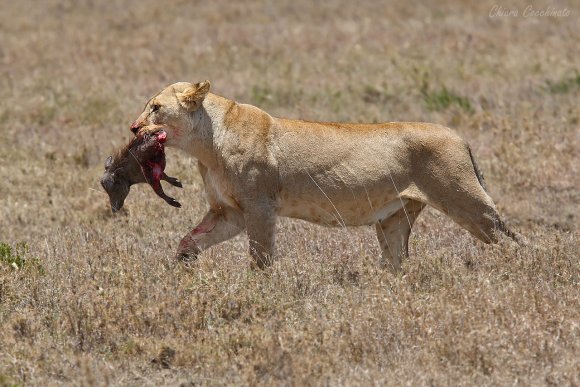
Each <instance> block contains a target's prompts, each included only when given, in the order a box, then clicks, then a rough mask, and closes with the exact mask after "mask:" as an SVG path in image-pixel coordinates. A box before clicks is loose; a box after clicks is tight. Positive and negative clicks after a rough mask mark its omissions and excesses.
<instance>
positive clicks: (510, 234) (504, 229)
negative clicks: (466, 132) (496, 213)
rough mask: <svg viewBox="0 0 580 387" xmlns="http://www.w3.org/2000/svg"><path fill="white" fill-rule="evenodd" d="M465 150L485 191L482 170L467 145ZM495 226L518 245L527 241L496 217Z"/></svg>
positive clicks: (525, 243) (522, 244)
mask: <svg viewBox="0 0 580 387" xmlns="http://www.w3.org/2000/svg"><path fill="white" fill-rule="evenodd" d="M467 151H468V152H469V158H471V163H472V164H473V170H474V171H475V176H477V180H478V181H479V184H480V185H481V187H482V188H483V190H484V191H485V192H487V187H486V186H485V180H484V179H483V172H481V169H479V165H477V162H476V161H475V158H474V157H473V153H472V152H471V148H470V147H469V145H468V146H467ZM496 227H497V228H498V229H499V230H500V231H501V232H503V233H504V234H505V235H507V236H508V237H510V238H511V239H513V240H514V241H515V242H516V243H517V244H519V245H520V246H524V245H527V241H526V240H525V238H524V237H522V236H521V235H519V234H516V233H515V232H513V231H512V230H510V229H509V228H508V227H507V225H506V224H505V223H504V222H503V221H502V220H501V219H499V218H498V219H497V223H496Z"/></svg>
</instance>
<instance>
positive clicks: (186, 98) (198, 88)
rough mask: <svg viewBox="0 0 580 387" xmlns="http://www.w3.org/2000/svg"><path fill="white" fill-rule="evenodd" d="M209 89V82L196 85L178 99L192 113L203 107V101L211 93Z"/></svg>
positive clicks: (180, 94) (186, 90) (178, 96)
mask: <svg viewBox="0 0 580 387" xmlns="http://www.w3.org/2000/svg"><path fill="white" fill-rule="evenodd" d="M209 87H210V83H209V81H203V82H200V83H196V84H195V85H192V86H190V87H188V88H187V89H185V90H184V91H183V93H179V94H178V95H177V99H178V100H179V102H180V103H181V105H182V106H183V107H184V108H186V109H187V110H189V111H190V112H192V111H194V110H197V109H198V108H199V107H200V106H201V103H202V102H203V99H204V98H205V96H206V95H207V93H209Z"/></svg>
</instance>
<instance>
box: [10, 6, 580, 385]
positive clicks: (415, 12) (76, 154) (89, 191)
mask: <svg viewBox="0 0 580 387" xmlns="http://www.w3.org/2000/svg"><path fill="white" fill-rule="evenodd" d="M194 3H196V4H195V5H194ZM242 3H243V4H242ZM316 3H320V4H318V5H314V4H316ZM410 3H411V2H393V3H392V4H387V3H381V2H371V1H342V2H341V1H338V0H331V1H327V2H313V1H295V0H288V1H280V2H277V4H278V5H276V6H274V5H271V4H269V3H266V2H259V1H256V2H251V3H250V2H232V1H225V0H224V1H204V2H193V1H173V2H169V1H168V2H165V1H143V0H139V1H137V0H135V1H106V2H105V1H5V2H3V4H2V11H1V12H0V122H2V133H3V139H2V141H1V142H0V159H1V160H2V163H1V164H0V181H1V183H0V242H2V244H0V326H1V327H2V330H1V332H0V385H3V384H6V385H11V384H16V385H24V384H26V385H28V384H34V385H47V384H51V385H52V384H75V385H80V384H85V385H105V384H111V385H135V386H140V385H163V384H167V385H178V384H179V383H184V384H183V385H186V386H187V385H193V384H196V385H197V384H208V385H221V384H230V385H232V384H236V385H237V384H263V385H271V384H282V385H303V384H308V385H368V384H380V385H385V384H386V385H401V384H406V385H498V384H501V385H513V384H516V385H518V384H519V385H530V384H531V385H578V384H579V383H580V377H579V374H580V365H579V361H578V359H579V358H580V339H579V325H580V305H579V299H580V298H579V288H578V284H579V273H580V270H579V269H580V267H579V266H580V265H579V259H578V258H579V257H578V251H579V239H578V216H579V215H578V204H579V203H578V202H579V187H578V176H579V174H580V166H579V164H580V162H579V153H580V146H579V145H580V144H579V143H580V141H579V140H580V138H579V137H580V135H579V133H580V131H579V130H578V126H579V119H580V107H579V106H580V105H579V103H578V101H579V97H580V67H579V62H578V54H579V49H580V48H579V45H578V42H580V20H579V19H580V17H579V16H580V8H579V5H578V3H577V2H573V1H571V0H570V1H569V2H565V1H553V2H550V3H549V4H550V5H551V6H552V7H553V8H556V9H563V8H566V7H567V8H568V9H569V10H570V12H571V14H570V16H568V17H561V18H557V17H524V16H523V15H522V13H523V11H524V9H525V7H526V5H527V4H528V3H530V2H528V3H526V2H523V3H521V4H516V3H517V2H516V1H513V2H512V3H513V4H511V3H510V4H508V3H505V4H501V5H502V6H503V7H504V9H505V10H509V9H518V10H519V16H517V17H496V18H490V17H489V13H490V10H491V9H492V6H493V5H494V4H497V3H495V2H493V1H492V2H486V1H473V2H471V3H472V4H471V5H464V6H462V7H460V6H457V5H454V4H455V2H452V1H444V0H442V1H437V2H435V1H429V2H427V1H425V2H424V3H425V4H424V5H411V4H410ZM499 3H502V2H499ZM533 3H537V2H533ZM547 4H548V3H545V4H544V5H543V6H540V5H534V7H535V8H536V9H542V8H545V6H546V5H547ZM203 79H210V80H211V81H212V85H213V90H214V91H215V92H217V93H219V94H222V95H225V96H228V97H231V98H234V99H237V100H239V101H242V102H248V103H253V104H256V105H258V106H260V107H262V108H264V109H266V110H267V111H269V112H270V113H272V114H274V115H278V116H287V117H294V118H304V119H311V120H335V121H355V122H374V121H396V120H407V121H430V122H437V123H442V124H445V125H448V126H451V127H454V128H456V129H457V130H458V132H460V133H461V134H462V135H463V136H464V137H465V138H467V139H468V140H469V142H470V144H471V145H472V147H473V149H474V152H475V154H476V156H477V158H478V160H479V164H480V166H481V168H482V169H483V170H484V172H485V174H486V178H487V183H488V186H489V187H490V190H491V194H492V196H493V197H494V198H495V199H496V201H497V203H498V207H499V209H500V211H501V213H502V214H503V215H504V217H505V218H506V220H507V222H508V223H509V224H510V226H511V227H513V228H514V229H516V230H518V231H519V232H521V233H522V234H524V235H525V236H526V237H527V238H528V240H530V241H531V242H532V245H531V246H530V247H525V248H518V247H516V246H514V245H513V244H511V243H509V242H507V241H506V242H504V243H502V244H500V245H496V246H484V245H482V244H481V243H479V242H477V241H475V240H474V239H473V238H472V237H471V236H470V235H469V234H467V233H466V232H465V231H463V230H462V229H460V228H459V227H458V226H456V225H455V224H453V223H452V222H451V221H450V220H449V219H448V218H446V217H445V216H443V215H442V214H440V213H438V212H436V211H434V210H428V211H426V212H425V213H424V214H423V215H422V216H421V217H420V219H419V222H418V224H417V225H416V227H415V232H414V233H413V236H412V241H411V259H410V260H408V261H407V262H406V263H405V264H404V274H403V275H402V276H396V277H395V276H392V275H390V274H388V273H386V272H384V271H382V270H379V269H378V268H377V266H376V261H377V258H378V255H379V251H378V246H377V243H376V241H375V238H374V232H373V230H371V229H370V228H361V229H325V228H321V227H318V226H314V225H310V224H307V223H304V222H300V221H291V220H282V221H280V224H279V233H278V235H279V237H278V245H277V247H278V257H279V260H278V263H276V265H275V266H274V268H273V269H272V270H270V271H268V272H267V273H260V272H253V271H251V270H250V269H249V256H248V254H247V253H246V246H247V241H246V239H245V237H239V238H237V239H235V240H233V241H229V242H226V243H224V244H222V245H220V246H218V247H215V248H213V249H212V250H210V251H208V252H206V253H204V254H203V255H202V257H201V259H200V260H199V261H198V262H197V263H195V264H192V265H189V266H186V265H184V264H179V263H176V262H175V261H174V260H173V259H172V254H173V252H174V251H175V248H176V246H177V243H178V241H179V239H180V237H181V236H182V235H183V234H185V233H186V232H187V231H188V230H189V229H190V228H191V227H192V226H194V225H195V223H196V221H197V220H199V219H200V217H201V215H202V214H203V213H204V211H205V209H206V203H205V201H204V198H203V187H202V185H201V181H200V177H199V175H198V173H197V171H196V169H195V160H194V159H192V158H191V157H189V156H187V155H184V154H181V153H179V152H177V151H174V150H169V152H168V169H167V172H168V174H169V175H172V176H177V177H179V178H181V179H182V180H183V181H184V183H185V188H184V189H183V190H181V191H178V190H177V189H175V188H172V187H168V188H167V189H168V193H169V194H170V195H172V196H173V195H175V197H176V198H177V199H178V200H179V201H180V202H181V203H182V204H184V208H182V209H180V210H177V209H175V208H172V207H170V206H168V205H167V204H165V203H164V202H163V201H162V200H159V198H157V197H156V196H155V195H154V194H153V192H152V191H151V189H150V188H149V187H147V186H146V185H142V186H140V187H136V188H134V189H133V190H132V192H131V194H130V196H129V198H128V201H127V204H126V207H127V211H125V212H124V213H123V214H121V215H119V216H112V215H111V213H110V210H109V208H108V207H107V202H106V196H105V194H104V192H103V191H102V189H101V187H100V186H99V184H98V179H99V177H100V175H101V174H102V172H103V167H102V162H103V160H104V159H105V157H106V156H107V155H108V154H109V153H110V152H111V151H112V150H113V149H114V148H115V147H118V146H121V145H123V144H125V143H126V142H127V140H128V139H129V137H130V135H131V134H130V132H129V130H128V126H129V123H130V122H131V120H132V119H134V118H136V117H137V115H138V114H139V113H140V111H141V109H142V106H143V105H144V104H145V102H146V100H147V99H148V97H149V96H151V95H152V94H154V93H155V92H157V91H158V90H159V89H161V88H162V87H164V86H165V85H167V84H169V83H172V82H175V81H179V80H187V81H200V80H203ZM23 244H26V246H27V247H24V245H23ZM17 245H18V246H17ZM27 248H28V250H27Z"/></svg>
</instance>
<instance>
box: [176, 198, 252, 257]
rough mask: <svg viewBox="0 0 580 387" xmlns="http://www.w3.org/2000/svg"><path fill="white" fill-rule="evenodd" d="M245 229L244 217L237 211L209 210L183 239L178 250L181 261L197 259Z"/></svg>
mask: <svg viewBox="0 0 580 387" xmlns="http://www.w3.org/2000/svg"><path fill="white" fill-rule="evenodd" d="M244 228H245V223H244V216H243V215H242V213H241V212H239V211H237V210H235V209H230V208H226V209H221V210H220V211H215V210H211V209H210V210H209V211H208V212H207V214H206V215H205V216H204V217H203V220H202V221H201V223H199V224H198V225H197V226H196V227H195V228H194V229H193V230H191V232H189V233H188V234H187V235H185V236H184V237H183V239H181V242H180V243H179V248H178V250H177V258H178V259H180V260H193V259H196V258H197V256H198V255H199V253H201V252H202V251H204V250H206V249H208V248H210V247H211V246H213V245H216V244H218V243H220V242H223V241H226V240H228V239H230V238H233V237H234V236H236V235H238V234H239V233H240V232H241V231H243V230H244Z"/></svg>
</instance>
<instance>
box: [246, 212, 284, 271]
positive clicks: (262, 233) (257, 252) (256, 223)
mask: <svg viewBox="0 0 580 387" xmlns="http://www.w3.org/2000/svg"><path fill="white" fill-rule="evenodd" d="M244 217H245V221H246V228H247V232H248V239H249V241H250V255H251V256H252V258H254V263H255V265H257V267H258V268H260V269H264V268H265V267H267V266H270V265H272V263H273V254H274V243H275V232H276V211H275V209H274V208H272V207H269V206H262V207H257V208H252V209H251V210H249V211H246V212H245V213H244Z"/></svg>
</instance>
